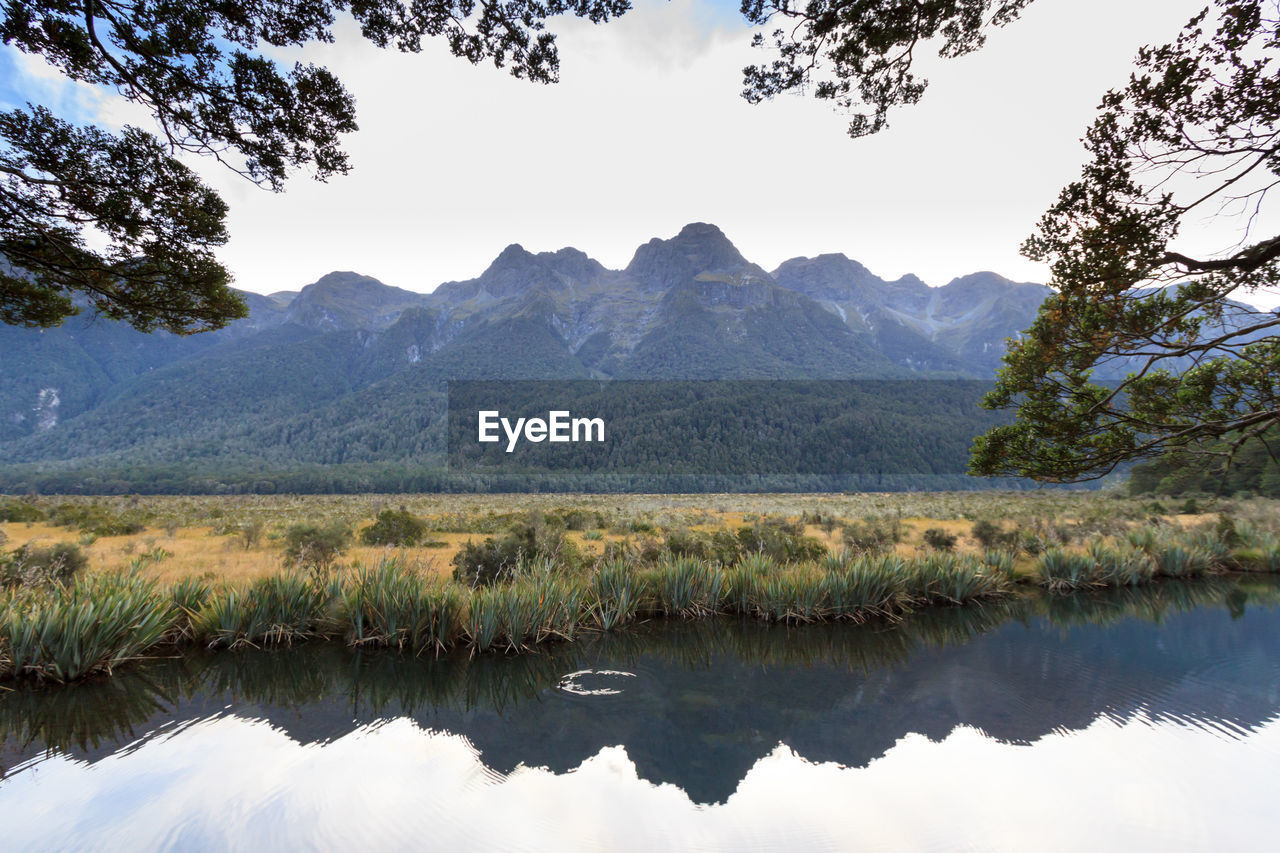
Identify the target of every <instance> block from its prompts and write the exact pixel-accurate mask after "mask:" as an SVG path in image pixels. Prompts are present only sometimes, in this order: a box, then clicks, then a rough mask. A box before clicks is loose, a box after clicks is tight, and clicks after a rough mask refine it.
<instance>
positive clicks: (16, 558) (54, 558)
mask: <svg viewBox="0 0 1280 853" xmlns="http://www.w3.org/2000/svg"><path fill="white" fill-rule="evenodd" d="M88 565H89V557H88V555H86V554H85V553H84V551H82V550H81V549H80V546H79V545H75V544H73V543H71V542H59V543H57V544H56V545H53V546H51V547H48V548H35V547H32V546H30V545H23V546H22V547H21V548H19V549H18V550H17V551H14V552H13V553H12V554H11V555H9V558H8V559H7V560H6V561H5V562H4V563H3V565H2V566H0V584H3V585H4V586H7V587H13V586H41V585H49V584H67V583H70V582H71V581H72V580H73V579H74V578H75V577H76V576H77V575H79V574H80V573H81V572H83V571H84V570H85V568H86V567H87V566H88Z"/></svg>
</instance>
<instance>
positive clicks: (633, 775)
mask: <svg viewBox="0 0 1280 853" xmlns="http://www.w3.org/2000/svg"><path fill="white" fill-rule="evenodd" d="M1278 602H1280V586H1277V583H1276V582H1275V581H1273V580H1268V579H1255V578H1245V579H1237V580H1214V581H1211V582H1203V583H1196V584H1180V583H1173V582H1166V583H1162V584H1159V585H1155V586H1152V587H1149V588H1145V589H1141V590H1123V591H1118V592H1111V593H1106V594H1101V593H1099V594H1088V595H1076V596H1070V597H1059V598H1050V597H1043V596H1032V597H1028V598H1025V599H1019V600H1014V601H1010V602H997V603H994V604H992V603H988V604H984V605H981V606H978V605H974V606H967V607H954V608H935V609H932V610H928V611H925V612H922V613H919V614H916V615H913V616H910V617H908V618H906V619H904V620H902V621H901V622H899V623H896V624H888V623H867V624H863V625H852V624H821V625H810V626H795V627H779V626H772V627H771V626H766V625H762V624H757V623H748V622H739V621H738V620H736V619H735V620H730V619H711V620H703V621H697V622H684V621H675V620H671V621H655V622H650V623H647V624H644V625H641V626H638V627H636V628H635V629H632V630H627V631H625V632H622V633H618V634H613V635H590V636H586V637H584V638H582V639H580V640H579V641H578V642H575V643H572V644H561V645H558V646H553V647H550V648H549V649H546V650H544V651H540V652H538V653H534V654H527V655H522V656H512V657H504V656H499V655H492V654H487V655H477V656H474V657H468V656H467V655H466V654H465V653H463V654H459V655H450V656H446V657H442V658H439V659H436V658H431V657H425V658H414V657H412V656H409V655H401V654H397V653H394V652H384V651H378V652H360V651H358V650H352V649H349V648H346V647H344V646H341V645H338V644H314V645H299V646H295V647H293V648H291V649H283V650H275V651H247V652H218V653H202V654H187V655H183V656H181V657H176V658H172V659H164V660H151V661H145V662H142V663H140V664H138V665H136V666H134V667H132V668H130V669H128V670H126V671H122V672H120V673H118V674H117V675H116V676H115V677H113V678H110V679H105V680H99V681H96V682H93V683H88V684H81V685H75V686H71V687H66V688H58V689H44V690H39V689H33V688H29V687H23V688H20V689H17V690H9V691H7V692H5V693H3V694H0V774H2V775H0V827H3V829H0V847H3V848H4V849H6V850H74V849H91V850H121V851H139V850H183V851H187V850H194V851H203V850H211V851H214V850H335V851H339V850H340V851H349V850H362V849H378V850H422V849H438V850H449V851H455V850H493V849H503V850H526V849H527V850H546V849H557V850H597V849H603V850H653V849H664V848H674V849H689V850H781V849H796V848H807V849H832V850H873V851H878V850H886V851H888V850H926V851H933V850H975V849H978V850H1002V851H1003V850H1008V851H1025V850H1042V851H1053V850H1099V849H1104V850H1109V849H1117V850H1160V851H1168V850H1224V849H1249V848H1260V847H1264V846H1267V844H1268V843H1269V839H1271V838H1273V837H1274V836H1275V835H1276V834H1277V833H1278V832H1280V810H1277V809H1276V808H1275V805H1274V801H1275V791H1274V783H1275V780H1276V779H1280V720H1278V714H1280V654H1277V653H1278V652H1280V606H1278V604H1277V603H1278Z"/></svg>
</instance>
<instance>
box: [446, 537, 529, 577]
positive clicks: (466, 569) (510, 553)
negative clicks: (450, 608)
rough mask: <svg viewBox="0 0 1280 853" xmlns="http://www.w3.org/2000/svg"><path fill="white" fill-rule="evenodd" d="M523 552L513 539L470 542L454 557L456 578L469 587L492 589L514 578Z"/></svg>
mask: <svg viewBox="0 0 1280 853" xmlns="http://www.w3.org/2000/svg"><path fill="white" fill-rule="evenodd" d="M523 556H524V551H523V550H522V549H521V547H520V542H519V541H518V540H516V539H514V538H511V537H507V536H504V537H501V538H495V537H493V536H490V537H488V538H487V539H485V540H484V541H483V542H481V543H479V544H477V543H475V542H467V543H466V544H465V545H463V546H462V547H461V548H460V549H458V553H456V554H454V555H453V579H454V580H456V581H458V582H459V583H464V584H466V585H468V586H473V587H475V586H492V585H494V584H496V583H502V582H509V581H511V580H514V579H515V575H516V568H517V566H518V565H519V563H520V559H521V558H522V557H523Z"/></svg>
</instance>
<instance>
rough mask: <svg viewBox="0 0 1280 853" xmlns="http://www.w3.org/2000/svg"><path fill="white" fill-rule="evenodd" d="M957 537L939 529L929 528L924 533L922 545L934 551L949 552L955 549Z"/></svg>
mask: <svg viewBox="0 0 1280 853" xmlns="http://www.w3.org/2000/svg"><path fill="white" fill-rule="evenodd" d="M956 539H957V537H956V536H955V535H954V534H952V533H948V532H947V531H945V530H943V529H941V528H939V527H930V528H929V529H928V530H926V531H925V532H924V544H926V545H928V546H929V547H930V548H932V549H933V550H935V551H950V550H951V549H952V548H954V547H956Z"/></svg>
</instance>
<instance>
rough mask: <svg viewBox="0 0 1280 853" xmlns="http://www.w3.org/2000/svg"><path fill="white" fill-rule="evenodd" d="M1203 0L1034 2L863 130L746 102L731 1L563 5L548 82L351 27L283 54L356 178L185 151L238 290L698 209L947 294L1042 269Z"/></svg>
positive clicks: (2, 91) (731, 229) (54, 79)
mask: <svg viewBox="0 0 1280 853" xmlns="http://www.w3.org/2000/svg"><path fill="white" fill-rule="evenodd" d="M1202 2H1203V0H1191V2H1188V0H1127V2H1125V3H1117V2H1115V0H1039V2H1036V3H1034V4H1032V5H1031V6H1030V7H1029V8H1028V9H1027V10H1026V11H1025V12H1024V13H1023V17H1022V19H1021V20H1019V21H1018V22H1016V23H1014V24H1013V25H1011V26H1009V27H1007V28H1005V29H1003V30H997V31H995V32H993V33H992V35H991V36H990V38H989V41H988V44H987V46H986V47H985V48H983V49H982V50H981V51H979V52H978V53H976V54H973V55H970V56H967V57H962V58H960V59H954V60H941V59H938V58H937V57H936V56H933V55H930V56H929V57H928V59H927V60H926V61H922V62H921V63H920V67H921V68H922V69H923V70H924V72H925V76H927V77H928V78H929V79H930V81H931V85H930V87H929V89H928V91H927V92H926V93H925V96H924V99H923V101H922V102H921V103H920V104H918V105H916V106H913V107H907V108H902V109H899V110H897V111H896V112H894V113H893V114H891V116H890V123H891V126H890V128H889V129H888V130H887V131H884V132H882V133H880V134H878V135H876V136H874V137H871V138H866V139H859V140H853V139H850V138H849V137H848V136H847V135H846V132H845V130H846V126H847V117H845V116H842V115H841V114H839V113H837V112H835V111H834V110H833V109H832V108H831V107H830V105H829V104H827V103H825V102H819V101H817V100H815V99H813V98H810V97H799V96H787V97H782V98H779V99H776V100H775V101H772V102H768V103H765V104H763V105H758V106H752V105H750V104H748V103H746V101H744V100H743V99H742V98H741V97H739V95H738V93H739V91H740V90H741V88H742V80H741V70H742V68H743V66H745V65H748V64H752V63H757V62H761V61H767V60H768V58H769V55H768V54H767V53H766V52H765V51H762V50H759V49H753V48H751V47H750V44H749V42H750V37H751V30H750V29H749V28H748V27H747V26H746V24H745V22H743V20H742V19H741V17H740V15H738V13H737V11H736V3H726V2H724V0H720V2H718V3H713V2H712V0H670V2H666V0H638V2H637V6H636V8H635V9H634V10H632V11H631V12H629V13H627V14H626V15H625V16H624V17H622V18H620V19H618V20H616V21H613V22H610V23H609V24H606V25H603V26H594V25H591V24H589V23H586V22H582V21H578V20H575V19H568V20H558V21H556V22H555V23H554V24H553V27H552V28H553V30H554V31H555V32H557V33H558V35H559V39H558V41H559V46H560V55H561V70H560V78H561V79H560V82H559V83H558V84H555V85H552V86H542V85H538V84H532V83H528V82H525V81H520V80H516V79H514V78H512V77H510V76H509V75H508V74H507V73H506V72H505V71H502V70H497V69H494V68H493V67H492V66H491V65H482V66H471V65H469V64H467V63H466V62H465V61H463V60H459V59H455V58H453V57H452V56H450V55H449V53H448V50H447V48H446V47H445V45H443V44H442V43H439V42H428V43H427V44H426V47H425V49H424V50H423V52H422V53H420V54H416V55H412V54H410V55H404V54H399V53H396V52H395V51H382V50H379V49H377V48H375V47H373V46H371V45H369V44H368V43H366V42H364V41H363V40H362V39H361V38H360V36H359V34H358V32H357V31H356V30H355V28H354V26H353V25H351V24H350V22H345V23H341V24H340V26H339V28H338V32H337V36H338V38H337V42H336V43H335V44H333V45H316V46H311V47H308V48H306V49H304V50H302V51H295V52H293V53H286V54H281V56H280V58H281V59H285V60H287V61H290V62H291V61H292V60H293V59H295V58H304V59H306V60H307V61H311V62H316V63H320V64H324V65H326V66H328V67H329V68H330V69H331V70H333V71H334V72H335V73H336V74H337V75H338V77H339V78H340V79H341V80H342V81H343V82H344V84H345V85H346V86H347V88H348V89H349V90H350V91H351V92H352V94H353V95H354V96H355V99H356V103H357V110H358V121H359V123H360V130H359V131H358V132H357V133H355V134H353V135H350V136H348V137H346V138H345V147H346V149H347V150H348V151H349V152H350V154H351V160H352V164H353V167H354V168H353V170H352V172H351V174H349V175H347V176H341V177H336V178H332V179H330V180H329V181H328V182H327V183H319V182H316V181H313V180H311V179H310V178H309V177H307V176H306V175H298V176H297V177H295V178H294V179H293V180H292V181H291V183H290V184H289V185H288V187H287V189H286V191H285V192H284V193H281V194H272V193H270V192H267V191H265V190H261V189H258V188H257V187H255V186H253V185H251V184H249V183H248V182H246V181H244V180H243V179H241V178H238V177H237V176H235V175H233V174H232V173H230V172H229V171H227V170H224V169H223V168H221V167H219V166H218V165H217V164H215V163H211V162H209V161H199V162H191V165H193V166H194V167H196V168H197V169H198V171H199V172H200V173H201V174H202V175H203V176H204V177H205V178H206V180H207V181H208V182H209V183H210V184H212V185H213V186H214V187H215V188H217V189H218V190H219V191H220V192H221V193H222V194H223V196H224V198H226V199H227V201H228V202H229V203H230V205H231V213H230V215H229V220H228V225H229V229H230V232H231V240H230V242H229V243H228V245H226V246H225V247H223V249H222V250H221V251H220V255H219V256H220V259H221V260H222V261H223V262H224V263H225V264H226V265H227V266H228V267H229V268H230V269H231V271H232V273H233V275H234V277H235V284H236V286H238V287H241V288H243V289H246V290H252V291H257V292H261V293H268V292H273V291H277V290H296V289H298V288H299V287H301V286H303V285H305V284H308V283H310V282H313V281H315V280H316V279H318V278H319V277H320V276H322V275H324V274H325V273H327V272H330V271H332V270H354V271H357V272H361V273H365V274H367V275H372V276H374V277H376V278H378V279H380V280H381V281H383V282H385V283H387V284H391V285H395V286H398V287H403V288H406V289H409V290H416V291H424V292H425V291H430V290H432V289H434V288H435V287H436V286H437V285H438V284H440V283H441V282H444V281H450V280H460V279H467V278H472V277H474V276H476V275H479V274H480V273H481V272H483V270H484V269H485V267H486V266H488V264H489V262H490V261H491V260H492V259H493V258H494V257H495V256H496V255H497V254H498V253H499V252H500V251H501V250H502V249H503V247H505V246H507V245H508V244H510V243H520V244H521V245H523V246H524V247H525V248H526V249H529V250H531V251H553V250H555V249H559V248H561V247H564V246H575V247H577V248H579V249H582V250H583V251H585V252H586V253H587V254H589V255H591V256H592V257H594V258H596V259H597V260H599V261H600V262H602V263H603V264H605V265H606V266H607V267H610V268H620V267H623V266H625V265H626V264H627V262H628V261H629V260H630V258H631V255H632V254H633V252H634V251H635V248H636V247H637V246H639V245H640V244H641V243H644V242H646V241H647V240H649V239H650V238H652V237H664V238H665V237H671V236H673V235H674V234H676V233H677V232H678V231H679V230H680V228H681V227H682V226H683V225H685V224H686V223H689V222H711V223H714V224H716V225H718V226H720V228H721V229H723V230H724V232H725V233H726V234H727V235H728V237H729V239H730V240H732V241H733V242H734V243H735V245H737V247H738V248H739V250H740V251H741V252H742V253H743V254H744V255H745V256H746V257H747V258H748V259H749V260H752V261H754V262H756V263H758V264H760V265H761V266H763V267H765V268H766V269H773V268H775V267H776V266H777V265H778V264H780V263H781V262H782V261H784V260H786V259H788V258H791V257H796V256H802V255H803V256H813V255H817V254H821V253H825V252H842V253H844V254H846V255H848V256H849V257H851V258H854V259H856V260H858V261H861V262H862V263H863V264H865V265H866V266H867V267H869V268H870V269H871V271H872V272H874V273H876V274H877V275H880V276H881V277H883V278H886V279H893V278H897V277H898V276H900V275H903V274H906V273H914V274H916V275H919V276H920V277H921V278H923V279H924V280H925V281H926V282H928V283H929V284H932V285H941V284H945V283H946V282H947V281H949V280H951V279H952V278H954V277H957V276H960V275H965V274H967V273H971V272H974V271H978V270H993V271H995V272H998V273H1000V274H1001V275H1004V276H1007V277H1008V278H1011V279H1014V280H1019V281H1045V280H1046V279H1047V277H1048V275H1047V271H1046V269H1045V268H1044V267H1042V266H1041V265H1038V264H1035V263H1032V262H1030V261H1028V260H1027V259H1025V258H1023V257H1022V256H1021V255H1020V254H1019V251H1018V249H1019V246H1020V244H1021V243H1022V241H1023V240H1024V239H1025V238H1026V237H1027V236H1028V235H1029V234H1030V233H1031V232H1032V231H1033V229H1034V226H1035V223H1036V221H1037V220H1038V219H1039V217H1040V215H1041V214H1042V213H1043V212H1044V211H1045V209H1047V208H1048V207H1049V206H1050V204H1052V202H1053V200H1054V198H1055V197H1056V195H1057V193H1058V191H1059V190H1060V189H1061V188H1062V187H1063V186H1064V185H1065V184H1066V183H1067V182H1068V181H1070V180H1071V179H1072V178H1074V177H1075V176H1076V175H1077V174H1078V171H1079V168H1080V165H1081V163H1082V162H1083V160H1084V150H1083V148H1082V146H1081V144H1080V142H1079V140H1080V137H1081V135H1082V133H1083V131H1084V129H1085V128H1086V127H1087V126H1088V124H1089V122H1090V121H1091V119H1092V116H1093V114H1094V110H1095V108H1096V105H1097V104H1098V101H1099V99H1100V97H1101V95H1102V94H1103V93H1104V92H1105V91H1106V90H1107V89H1108V88H1111V87H1113V86H1118V85H1120V84H1122V83H1123V82H1124V81H1125V79H1126V78H1127V76H1128V74H1129V71H1130V70H1131V68H1132V59H1133V56H1134V54H1135V52H1136V50H1137V48H1138V47H1139V46H1141V45H1143V44H1146V43H1154V42H1163V41H1166V40H1170V39H1171V38H1172V37H1173V36H1174V35H1175V34H1176V33H1177V31H1178V30H1179V29H1180V27H1181V26H1182V24H1183V23H1185V22H1186V20H1187V19H1188V18H1189V17H1190V16H1191V15H1192V14H1194V12H1195V11H1197V10H1198V8H1199V7H1200V6H1201V5H1202ZM24 100H32V101H36V102H44V103H51V104H53V105H55V106H58V107H59V109H60V110H61V111H62V112H63V114H64V115H68V116H73V117H78V118H79V119H81V120H85V121H89V120H92V121H97V122H100V123H102V124H104V125H107V126H119V125H121V124H123V123H133V124H138V125H139V126H143V127H148V126H150V119H149V117H146V116H145V115H141V114H139V112H138V111H137V110H136V109H134V108H133V107H132V106H131V105H128V104H122V103H121V102H120V101H119V100H118V99H117V98H115V97H113V96H108V95H104V94H103V93H102V92H100V91H97V90H91V89H89V88H88V87H86V86H83V85H77V84H71V83H67V82H66V81H63V80H62V79H61V78H59V77H58V76H57V73H56V72H54V71H53V70H52V69H50V68H48V67H47V66H45V65H43V63H42V62H41V61H40V60H38V59H35V58H32V57H27V56H23V55H21V54H18V53H17V52H16V51H14V50H13V49H11V48H8V47H0V105H4V106H8V105H13V104H15V103H21V102H22V101H24ZM1277 224H1280V223H1276V222H1262V223H1259V225H1260V226H1264V227H1266V226H1274V225H1277ZM1238 226H1239V223H1238V222H1234V223H1233V222H1223V221H1216V222H1215V223H1214V225H1213V227H1211V228H1207V229H1203V230H1197V231H1196V232H1195V236H1194V237H1189V238H1188V239H1187V240H1185V241H1184V242H1183V243H1182V244H1181V245H1180V246H1179V248H1182V249H1184V250H1188V253H1192V252H1195V251H1201V252H1204V251H1215V250H1216V251H1221V250H1224V249H1226V248H1229V247H1230V246H1232V245H1234V244H1235V243H1237V242H1238V241H1239V239H1240V233H1239V230H1238ZM1260 301H1261V300H1260ZM1272 301H1276V302H1280V298H1276V299H1274V300H1272Z"/></svg>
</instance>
